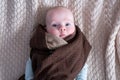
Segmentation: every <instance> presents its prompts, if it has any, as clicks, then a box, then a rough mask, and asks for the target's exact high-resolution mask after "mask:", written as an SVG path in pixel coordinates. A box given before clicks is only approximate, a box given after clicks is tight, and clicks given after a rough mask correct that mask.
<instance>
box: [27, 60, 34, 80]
mask: <svg viewBox="0 0 120 80" xmlns="http://www.w3.org/2000/svg"><path fill="white" fill-rule="evenodd" d="M33 77H34V75H33V71H32V61H31V59H30V58H29V59H28V60H27V62H26V69H25V80H33Z"/></svg>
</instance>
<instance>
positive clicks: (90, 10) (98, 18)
mask: <svg viewBox="0 0 120 80" xmlns="http://www.w3.org/2000/svg"><path fill="white" fill-rule="evenodd" d="M53 6H66V7H68V8H69V9H71V10H72V12H73V13H74V17H75V23H76V24H77V25H79V26H80V28H81V30H82V31H83V33H84V34H85V36H86V37H87V39H88V40H89V42H90V44H91V45H92V50H91V52H90V55H89V58H88V60H87V64H88V68H89V69H88V80H120V0H0V80H17V79H18V78H19V77H20V76H21V75H22V74H23V73H24V70H25V63H26V60H27V59H28V57H29V52H30V47H29V40H30V37H31V35H32V30H33V28H34V25H35V24H36V23H38V22H39V23H42V24H44V23H45V22H44V17H45V12H46V10H47V9H48V8H50V7H53Z"/></svg>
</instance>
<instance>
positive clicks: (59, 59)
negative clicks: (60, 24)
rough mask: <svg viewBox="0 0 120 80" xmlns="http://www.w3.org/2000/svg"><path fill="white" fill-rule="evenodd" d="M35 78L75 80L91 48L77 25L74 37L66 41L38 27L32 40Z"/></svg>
mask: <svg viewBox="0 0 120 80" xmlns="http://www.w3.org/2000/svg"><path fill="white" fill-rule="evenodd" d="M30 47H31V53H30V55H31V60H32V67H33V72H34V80H74V78H75V77H76V76H77V74H78V73H79V72H80V70H81V69H82V67H83V66H84V64H85V62H86V60H87V57H88V54H89V51H90V49H91V46H90V44H89V43H88V41H87V39H86V38H85V36H84V35H83V33H82V32H81V31H80V29H79V28H78V27H77V26H76V33H75V35H74V37H72V39H70V40H68V41H65V40H63V39H61V38H58V37H56V36H53V35H51V34H49V33H47V32H46V31H45V30H44V29H43V26H42V25H39V27H37V29H36V31H35V34H34V35H33V37H32V38H31V41H30Z"/></svg>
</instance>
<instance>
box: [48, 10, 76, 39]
mask: <svg viewBox="0 0 120 80" xmlns="http://www.w3.org/2000/svg"><path fill="white" fill-rule="evenodd" d="M46 29H47V32H48V33H50V34H53V35H56V36H58V37H61V38H65V37H67V36H69V35H71V34H73V33H74V31H75V25H74V18H73V14H72V12H71V11H70V10H67V9H61V8H60V9H54V10H51V11H49V12H48V13H47V16H46Z"/></svg>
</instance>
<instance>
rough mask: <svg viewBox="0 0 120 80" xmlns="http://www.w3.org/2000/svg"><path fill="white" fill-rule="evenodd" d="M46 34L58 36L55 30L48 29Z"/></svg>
mask: <svg viewBox="0 0 120 80" xmlns="http://www.w3.org/2000/svg"><path fill="white" fill-rule="evenodd" d="M47 32H48V33H50V34H53V35H56V36H58V35H59V32H58V31H57V30H55V29H48V30H47Z"/></svg>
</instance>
